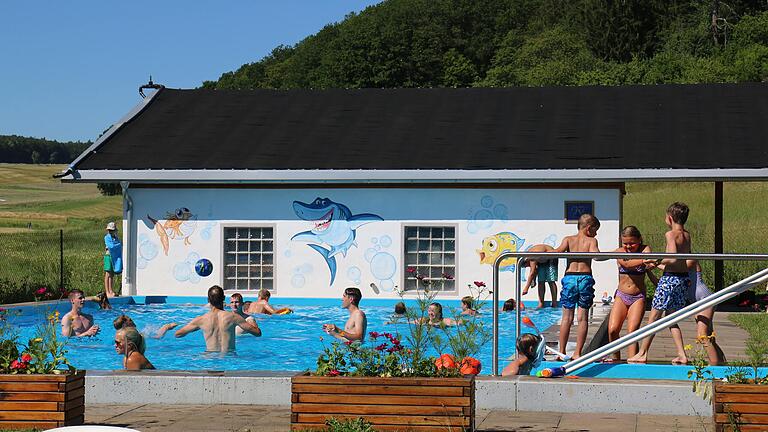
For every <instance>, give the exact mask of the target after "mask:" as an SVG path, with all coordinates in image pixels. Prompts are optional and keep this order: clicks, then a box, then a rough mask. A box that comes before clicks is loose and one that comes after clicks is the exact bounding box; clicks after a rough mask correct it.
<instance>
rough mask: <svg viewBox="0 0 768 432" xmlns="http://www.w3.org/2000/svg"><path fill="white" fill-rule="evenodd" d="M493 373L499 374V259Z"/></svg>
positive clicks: (495, 280) (495, 275)
mask: <svg viewBox="0 0 768 432" xmlns="http://www.w3.org/2000/svg"><path fill="white" fill-rule="evenodd" d="M492 354H493V368H492V369H493V375H498V374H499V261H498V260H497V261H496V262H495V263H493V353H492Z"/></svg>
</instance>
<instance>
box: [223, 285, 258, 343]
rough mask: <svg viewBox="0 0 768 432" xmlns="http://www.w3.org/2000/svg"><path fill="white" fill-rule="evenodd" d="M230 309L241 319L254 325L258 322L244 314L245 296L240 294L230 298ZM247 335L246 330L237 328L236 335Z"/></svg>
mask: <svg viewBox="0 0 768 432" xmlns="http://www.w3.org/2000/svg"><path fill="white" fill-rule="evenodd" d="M229 308H230V309H231V310H232V313H233V314H235V315H238V316H239V317H241V318H243V319H244V320H245V321H247V322H249V323H251V324H254V323H255V322H256V320H255V319H254V318H253V317H252V316H250V315H248V314H246V313H245V312H243V296H242V295H241V294H239V293H234V294H232V295H231V296H230V297H229ZM243 333H245V330H243V329H241V328H240V327H236V328H235V334H236V335H238V336H240V335H241V334H243Z"/></svg>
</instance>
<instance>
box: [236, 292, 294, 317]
mask: <svg viewBox="0 0 768 432" xmlns="http://www.w3.org/2000/svg"><path fill="white" fill-rule="evenodd" d="M271 296H272V293H270V292H269V290H268V289H266V288H262V289H260V290H259V300H258V301H257V302H256V303H253V302H248V303H246V304H245V305H244V306H245V307H243V312H245V313H247V314H249V315H253V314H265V315H282V314H285V313H291V312H293V310H291V309H290V308H287V307H286V308H280V309H275V308H273V307H272V305H270V304H269V298H270V297H271Z"/></svg>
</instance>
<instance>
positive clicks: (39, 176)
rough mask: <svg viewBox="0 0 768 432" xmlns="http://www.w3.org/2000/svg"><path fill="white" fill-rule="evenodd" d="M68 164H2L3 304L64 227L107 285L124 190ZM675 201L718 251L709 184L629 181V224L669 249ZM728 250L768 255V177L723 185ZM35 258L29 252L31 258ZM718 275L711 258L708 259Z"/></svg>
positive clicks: (68, 247) (29, 283)
mask: <svg viewBox="0 0 768 432" xmlns="http://www.w3.org/2000/svg"><path fill="white" fill-rule="evenodd" d="M64 168H65V166H64V165H15V164H0V200H2V201H0V262H1V263H2V266H0V303H6V302H8V301H12V300H22V299H29V298H31V297H30V295H31V294H30V292H31V290H33V289H36V288H37V287H39V286H41V285H47V286H57V285H58V281H59V229H63V230H64V261H65V266H64V267H65V281H66V285H67V286H68V287H78V288H81V289H84V290H85V291H86V292H87V293H89V294H95V293H96V292H98V291H99V290H101V287H102V284H103V282H102V278H103V274H102V273H101V271H100V270H99V268H100V267H99V266H100V263H101V253H102V252H101V251H102V248H103V243H102V238H103V236H104V226H105V224H106V222H108V221H110V220H119V219H120V218H121V215H122V198H121V197H120V196H113V197H105V196H102V195H101V194H100V193H99V191H98V189H97V188H96V185H95V184H63V183H61V182H60V181H59V180H56V179H54V178H52V175H53V174H54V173H58V172H60V171H62V170H63V169H64ZM674 201H683V202H686V203H687V204H688V205H689V206H690V207H691V214H690V217H689V221H688V224H687V227H688V229H689V230H690V232H691V235H692V238H693V245H694V251H695V252H712V251H713V249H714V235H713V233H714V212H713V203H714V188H713V185H712V183H677V182H659V183H655V182H654V183H649V182H646V183H628V184H627V195H626V196H625V198H624V224H625V225H636V226H637V227H638V228H640V231H641V232H642V233H643V235H644V237H645V241H646V242H647V243H648V244H650V245H651V247H652V248H653V249H654V250H657V251H662V250H664V232H665V231H666V225H665V224H664V212H665V210H666V208H667V206H668V205H669V204H670V203H672V202H674ZM724 201H725V203H724V207H725V208H724V220H725V226H724V243H725V245H724V247H725V251H726V252H744V253H766V249H768V247H766V246H765V245H764V244H765V242H764V240H763V239H765V238H766V237H768V236H767V234H768V218H766V215H767V214H768V183H764V182H760V183H726V184H725V185H724ZM30 257H31V258H30ZM702 265H703V266H704V271H705V280H706V281H707V282H708V283H710V284H711V283H712V281H713V273H714V272H713V266H712V263H711V262H703V263H702ZM760 268H765V266H762V267H761V263H756V262H742V263H726V266H725V277H726V284H729V283H733V282H736V281H738V280H739V279H742V278H743V277H745V276H747V275H749V274H752V273H754V272H755V271H757V270H759V269H760Z"/></svg>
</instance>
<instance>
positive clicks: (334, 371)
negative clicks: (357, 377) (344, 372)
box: [328, 369, 341, 376]
mask: <svg viewBox="0 0 768 432" xmlns="http://www.w3.org/2000/svg"><path fill="white" fill-rule="evenodd" d="M340 373H341V372H339V371H337V370H336V369H334V370H332V371H329V372H328V376H339V374H340Z"/></svg>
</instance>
